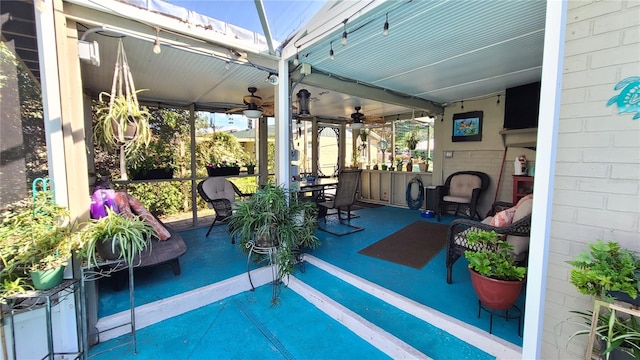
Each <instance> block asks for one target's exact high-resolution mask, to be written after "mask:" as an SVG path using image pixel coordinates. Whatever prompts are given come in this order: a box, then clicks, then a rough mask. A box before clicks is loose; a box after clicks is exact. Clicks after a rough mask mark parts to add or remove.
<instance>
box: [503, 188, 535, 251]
mask: <svg viewBox="0 0 640 360" xmlns="http://www.w3.org/2000/svg"><path fill="white" fill-rule="evenodd" d="M532 206H533V197H532V196H530V195H527V196H525V197H524V198H522V199H520V201H518V204H516V206H515V207H516V211H515V213H514V214H513V221H514V222H515V221H518V220H520V219H523V218H525V217H526V216H529V215H531V208H532ZM507 242H508V243H509V244H511V245H513V247H514V249H513V254H514V255H515V257H516V260H522V259H523V258H524V256H525V254H526V253H527V252H528V251H529V237H528V236H514V235H508V236H507Z"/></svg>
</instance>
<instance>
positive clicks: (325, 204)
mask: <svg viewBox="0 0 640 360" xmlns="http://www.w3.org/2000/svg"><path fill="white" fill-rule="evenodd" d="M361 173H362V170H361V169H343V170H340V172H339V174H338V185H337V187H336V193H335V195H332V196H330V197H327V198H325V200H324V201H320V202H318V206H319V207H320V210H319V213H320V214H322V218H323V219H324V223H325V224H326V223H327V216H329V215H334V214H335V215H338V221H339V222H340V224H342V225H345V226H348V227H350V228H351V230H349V231H347V232H343V233H336V232H334V231H331V230H329V229H328V228H325V227H322V226H320V224H319V223H318V229H320V230H322V231H325V232H328V233H330V234H333V235H336V236H343V235H347V234H352V233H354V232H357V231H362V230H364V228H361V227H358V226H355V225H351V223H350V222H351V218H352V216H351V206H353V203H354V202H355V201H356V192H357V190H358V184H360V174H361ZM329 209H334V210H335V213H333V212H332V213H329V212H328V210H329ZM343 213H344V216H343Z"/></svg>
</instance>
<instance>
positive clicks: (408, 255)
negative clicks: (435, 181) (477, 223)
mask: <svg viewBox="0 0 640 360" xmlns="http://www.w3.org/2000/svg"><path fill="white" fill-rule="evenodd" d="M448 229H449V227H448V226H447V225H443V224H434V223H430V222H426V221H421V220H418V221H415V222H414V223H412V224H409V225H407V226H405V227H404V228H402V229H400V230H398V231H396V232H394V233H393V234H391V235H389V236H387V237H386V238H384V239H382V240H380V241H378V242H375V243H373V244H371V245H369V246H367V247H366V248H364V249H362V250H360V251H358V254H363V255H367V256H371V257H374V258H378V259H382V260H387V261H391V262H393V263H396V264H400V265H405V266H409V267H412V268H414V269H422V268H423V267H424V266H425V265H426V264H427V263H428V262H429V260H431V258H433V257H434V256H435V255H436V254H437V253H438V252H439V251H440V250H442V248H443V247H444V246H445V245H446V242H447V230H448Z"/></svg>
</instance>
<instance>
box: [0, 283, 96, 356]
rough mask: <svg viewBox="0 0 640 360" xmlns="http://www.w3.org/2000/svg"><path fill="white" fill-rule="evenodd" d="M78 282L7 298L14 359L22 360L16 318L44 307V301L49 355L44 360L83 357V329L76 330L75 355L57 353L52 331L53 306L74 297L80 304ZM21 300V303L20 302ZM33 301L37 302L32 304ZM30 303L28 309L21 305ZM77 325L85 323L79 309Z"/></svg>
mask: <svg viewBox="0 0 640 360" xmlns="http://www.w3.org/2000/svg"><path fill="white" fill-rule="evenodd" d="M77 283H78V280H73V279H71V280H64V281H63V282H62V284H60V285H58V286H56V287H54V288H52V289H49V290H46V291H30V292H28V293H26V294H24V295H17V296H14V297H10V298H7V305H8V306H9V322H10V323H11V340H12V342H11V346H12V355H13V359H20V358H21V357H19V356H18V355H17V354H16V351H17V348H16V332H15V319H14V316H15V315H16V314H17V313H19V312H22V311H21V310H23V311H31V310H34V308H35V307H38V306H42V301H44V302H45V304H44V305H45V317H46V323H47V350H48V353H47V355H46V356H44V357H43V359H45V358H48V359H51V360H53V359H54V358H58V357H60V356H62V357H65V356H72V358H73V359H78V358H80V357H81V356H82V355H83V350H84V348H83V346H82V341H81V339H84V338H85V336H83V334H84V333H83V332H82V329H83V327H82V328H81V327H78V328H77V329H76V331H77V334H78V337H77V342H78V343H77V345H78V349H77V350H78V351H77V352H74V353H67V352H64V353H63V352H55V350H54V348H53V329H52V321H51V309H52V307H53V306H56V305H58V304H60V303H61V302H62V301H63V300H64V299H65V298H66V297H68V296H71V295H73V296H74V300H75V303H76V304H78V303H79V301H78V300H79V298H78V284H77ZM18 300H20V302H18ZM32 301H35V303H34V302H32ZM25 302H26V303H29V304H30V305H29V306H28V307H26V308H25V307H22V306H21V304H24V303H25ZM75 315H76V324H77V323H78V321H83V319H84V317H81V316H79V315H78V309H77V307H76V314H75Z"/></svg>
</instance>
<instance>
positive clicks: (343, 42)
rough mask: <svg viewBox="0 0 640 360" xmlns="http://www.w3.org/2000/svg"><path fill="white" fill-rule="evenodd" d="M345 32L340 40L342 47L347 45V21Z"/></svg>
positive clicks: (345, 20)
mask: <svg viewBox="0 0 640 360" xmlns="http://www.w3.org/2000/svg"><path fill="white" fill-rule="evenodd" d="M343 24H344V31H343V32H342V39H341V40H340V44H342V46H345V45H347V19H344V22H343Z"/></svg>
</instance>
